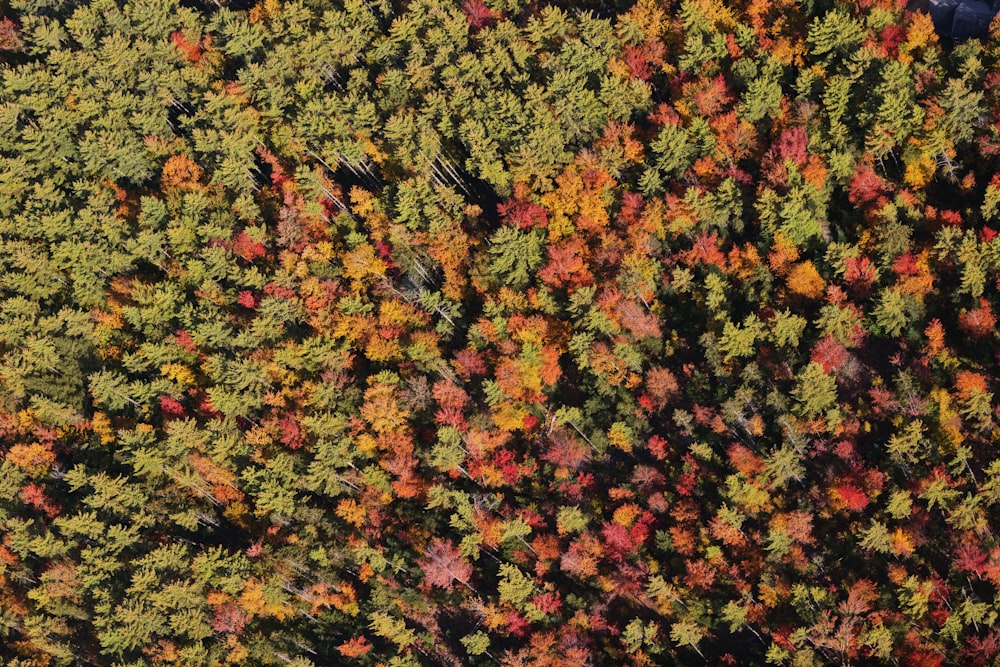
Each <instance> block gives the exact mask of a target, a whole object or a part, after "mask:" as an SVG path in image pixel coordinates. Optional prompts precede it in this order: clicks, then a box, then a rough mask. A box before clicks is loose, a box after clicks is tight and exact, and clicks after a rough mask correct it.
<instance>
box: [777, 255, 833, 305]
mask: <svg viewBox="0 0 1000 667" xmlns="http://www.w3.org/2000/svg"><path fill="white" fill-rule="evenodd" d="M787 284H788V289H790V290H791V291H792V292H794V293H795V294H798V295H800V296H803V297H805V298H807V299H818V298H820V297H821V296H823V293H824V292H825V291H826V282H825V281H824V280H823V278H822V276H820V275H819V271H817V270H816V266H815V265H814V264H813V263H812V262H811V261H810V260H806V261H804V262H800V263H798V264H796V265H795V266H794V267H792V270H791V272H790V273H789V274H788V282H787Z"/></svg>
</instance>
